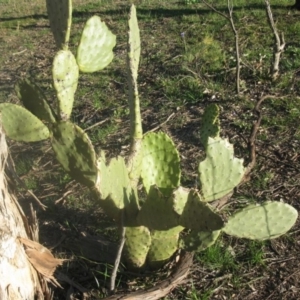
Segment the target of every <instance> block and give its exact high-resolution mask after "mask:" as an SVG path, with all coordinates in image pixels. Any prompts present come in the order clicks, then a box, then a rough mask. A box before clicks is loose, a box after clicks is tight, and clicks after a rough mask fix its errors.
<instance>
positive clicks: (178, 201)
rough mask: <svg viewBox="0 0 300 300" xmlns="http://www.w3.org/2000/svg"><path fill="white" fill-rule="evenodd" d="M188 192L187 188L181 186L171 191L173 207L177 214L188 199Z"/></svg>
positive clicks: (179, 213)
mask: <svg viewBox="0 0 300 300" xmlns="http://www.w3.org/2000/svg"><path fill="white" fill-rule="evenodd" d="M189 192H190V190H189V189H186V188H183V187H181V186H180V187H179V188H178V189H176V190H175V191H174V192H173V195H172V198H173V209H174V210H175V212H176V213H177V214H178V215H181V214H182V212H183V210H184V207H185V205H186V203H187V200H188V196H189Z"/></svg>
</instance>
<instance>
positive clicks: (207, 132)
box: [200, 103, 220, 149]
mask: <svg viewBox="0 0 300 300" xmlns="http://www.w3.org/2000/svg"><path fill="white" fill-rule="evenodd" d="M219 136H220V120H219V107H218V105H216V104H214V103H213V104H210V105H208V106H207V107H206V109H205V111H204V114H203V117H202V124H201V127H200V139H201V142H202V145H203V146H204V147H205V149H206V148H207V145H208V138H209V137H211V138H218V137H219Z"/></svg>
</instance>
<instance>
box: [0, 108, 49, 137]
mask: <svg viewBox="0 0 300 300" xmlns="http://www.w3.org/2000/svg"><path fill="white" fill-rule="evenodd" d="M0 115H1V123H2V126H3V128H4V131H5V134H6V135H7V136H8V137H9V138H11V139H13V140H16V141H23V142H38V141H42V140H45V139H47V138H49V136H50V133H49V130H48V128H47V127H46V126H45V125H44V124H43V123H42V121H41V120H39V119H38V118H37V117H36V116H34V115H33V114H32V113H31V112H29V111H28V110H27V109H25V108H24V107H21V106H18V105H15V104H12V103H1V104H0Z"/></svg>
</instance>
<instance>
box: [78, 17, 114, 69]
mask: <svg viewBox="0 0 300 300" xmlns="http://www.w3.org/2000/svg"><path fill="white" fill-rule="evenodd" d="M115 45H116V36H115V35H114V34H112V33H111V31H110V30H109V29H108V28H107V26H106V24H105V23H104V22H101V19H100V18H99V17H98V16H93V17H91V18H90V19H89V20H88V21H87V22H86V24H85V27H84V29H83V32H82V34H81V39H80V44H79V46H78V49H77V64H78V66H79V69H80V71H82V72H88V73H91V72H96V71H99V70H102V69H104V68H105V67H106V66H108V65H109V64H110V63H111V61H112V59H113V57H114V55H113V52H112V49H113V48H114V47H115Z"/></svg>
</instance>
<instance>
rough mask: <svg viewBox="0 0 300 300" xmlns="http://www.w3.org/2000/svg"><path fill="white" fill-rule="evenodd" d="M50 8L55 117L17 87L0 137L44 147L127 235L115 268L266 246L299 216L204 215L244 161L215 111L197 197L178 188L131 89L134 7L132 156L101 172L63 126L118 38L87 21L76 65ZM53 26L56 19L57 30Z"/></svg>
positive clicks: (163, 145)
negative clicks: (183, 253)
mask: <svg viewBox="0 0 300 300" xmlns="http://www.w3.org/2000/svg"><path fill="white" fill-rule="evenodd" d="M53 2H55V3H59V2H60V1H54V0H53ZM55 5H56V4H55ZM55 5H54V4H53V3H52V1H47V8H48V13H49V18H50V24H51V29H52V31H53V33H54V36H55V40H56V43H57V45H58V48H59V51H58V52H57V54H56V55H55V58H54V61H53V68H52V76H53V85H54V89H55V92H56V95H57V105H56V107H57V111H56V112H55V110H54V109H53V108H52V107H51V106H50V105H49V103H48V101H47V99H46V97H45V96H44V95H43V94H42V93H41V91H40V89H39V88H38V87H37V85H35V84H32V83H31V82H30V81H28V80H27V79H25V80H23V81H22V80H21V81H19V82H18V85H17V87H16V90H17V94H18V97H19V99H20V100H21V102H22V103H23V105H24V107H25V108H24V107H20V106H18V105H14V104H8V103H4V104H0V113H1V115H2V121H3V127H4V130H5V132H6V134H7V136H9V137H10V138H12V139H15V140H19V141H25V142H31V141H40V140H44V139H48V138H49V139H50V142H51V144H52V148H53V150H54V154H55V156H56V158H57V160H58V161H59V162H60V164H61V165H62V167H63V168H64V169H65V170H66V172H68V173H69V174H70V176H71V177H72V178H74V179H76V180H78V181H79V182H80V183H81V184H83V185H86V186H88V187H89V188H91V191H92V194H93V196H94V198H95V200H96V201H97V203H98V204H99V206H101V207H102V208H103V209H104V210H105V211H106V213H107V214H108V215H109V216H110V217H111V218H113V219H114V220H115V221H116V222H118V224H119V225H121V226H125V227H126V243H125V248H124V253H123V254H124V255H123V258H124V261H125V262H126V263H127V265H128V267H130V268H133V269H139V268H145V267H147V266H149V267H151V268H157V267H160V266H162V265H163V264H164V263H165V262H166V261H168V260H169V259H170V258H171V257H172V255H173V254H174V253H175V252H176V251H177V250H178V249H180V248H182V249H185V250H187V251H202V250H204V249H206V248H207V247H210V246H211V245H212V244H213V243H215V241H216V240H217V238H218V237H219V235H220V233H221V232H222V231H223V232H225V233H226V234H230V235H233V236H236V237H240V238H248V239H256V240H264V239H272V238H276V237H278V236H280V235H282V234H284V233H286V232H287V231H288V230H290V228H291V227H292V226H293V225H294V224H295V222H296V219H297V216H298V213H297V211H296V210H295V209H294V208H293V207H291V206H290V205H288V204H285V203H279V202H272V201H268V202H266V203H264V204H261V205H259V206H256V205H253V204H250V205H248V206H246V207H244V208H243V209H242V210H240V211H237V212H233V213H231V214H230V216H228V218H227V219H226V216H225V218H224V214H222V217H221V215H220V212H218V211H217V210H216V209H215V208H214V207H213V206H212V205H211V202H212V201H215V200H218V199H220V198H222V197H225V196H226V195H228V194H230V193H232V192H233V190H234V188H235V187H236V186H237V185H239V184H240V182H241V180H242V178H243V176H244V174H245V170H246V169H245V167H244V165H243V160H242V159H238V158H236V157H235V156H234V150H233V146H232V145H231V144H230V143H229V141H228V140H227V139H224V138H221V137H220V121H219V109H218V107H217V106H216V105H215V104H213V105H209V106H208V107H207V108H206V109H205V112H204V115H203V120H202V124H201V130H200V135H201V141H202V143H203V146H204V148H205V151H206V157H205V159H204V160H203V161H202V162H200V163H199V166H198V180H199V182H200V189H199V190H195V189H188V188H184V187H182V186H180V177H181V170H180V159H179V157H180V156H179V153H178V151H177V149H176V147H175V145H174V143H173V141H172V139H171V138H170V137H169V136H168V135H167V134H165V133H163V132H158V133H153V132H151V133H146V134H143V132H142V123H141V114H140V103H139V97H138V89H137V86H138V85H137V83H138V81H137V80H138V66H139V59H140V47H141V45H140V35H139V34H140V32H139V28H138V22H137V14H136V9H135V6H134V5H132V7H131V11H130V15H129V25H128V36H129V38H128V56H127V71H128V84H129V93H128V102H129V108H130V123H131V126H130V127H131V128H130V134H131V148H130V149H131V152H130V154H129V159H128V160H125V159H124V158H122V157H117V158H113V159H112V160H111V161H110V162H109V163H108V162H107V161H106V158H105V154H104V152H103V151H102V152H101V154H100V155H99V156H97V155H96V152H95V150H94V148H93V145H92V143H91V141H90V139H89V137H88V135H87V134H86V133H85V132H84V131H83V130H82V129H81V128H79V127H78V126H77V125H76V124H73V123H72V122H71V121H70V116H71V114H72V109H73V104H74V101H75V100H76V98H75V96H76V90H77V83H78V79H79V73H80V71H81V72H96V71H100V70H102V69H103V68H105V67H107V66H108V65H109V64H110V62H111V61H112V59H113V47H114V46H115V43H116V37H115V35H114V34H113V33H112V32H111V31H110V29H108V27H107V26H106V25H105V23H103V22H102V21H101V20H100V18H99V17H95V16H94V17H92V18H90V19H89V20H88V21H87V23H86V25H85V27H84V29H83V32H82V36H81V40H80V44H79V46H78V49H77V54H76V57H75V56H74V55H73V54H72V52H71V51H70V50H68V47H67V45H68V41H69V36H70V24H71V21H70V9H71V8H70V7H68V8H66V7H65V6H60V4H57V5H58V6H57V7H60V8H61V10H62V11H61V12H60V13H57V14H56V13H55V11H56V9H57V7H56V6H55ZM56 17H57V18H60V20H59V22H58V21H57V22H58V23H57V22H56ZM61 18H65V19H64V20H62V19H61ZM57 24H60V25H61V26H62V28H61V27H60V26H56V25H57ZM99 77H101V74H99ZM33 101H35V102H33ZM35 103H36V105H35ZM37 108H38V109H37ZM20 120H21V121H20ZM139 182H142V183H143V186H144V192H143V199H139V193H138V188H137V186H138V183H139ZM182 231H184V234H182Z"/></svg>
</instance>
